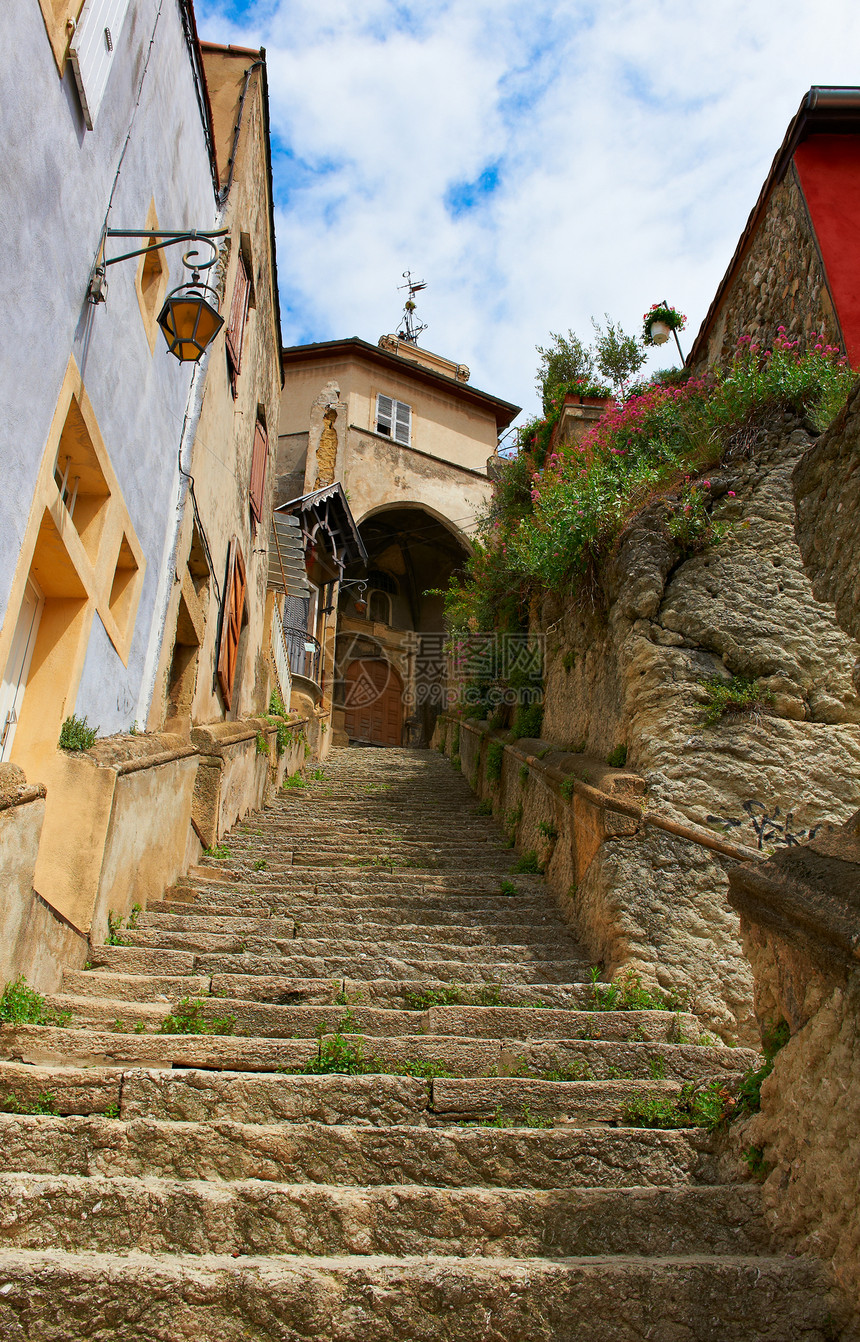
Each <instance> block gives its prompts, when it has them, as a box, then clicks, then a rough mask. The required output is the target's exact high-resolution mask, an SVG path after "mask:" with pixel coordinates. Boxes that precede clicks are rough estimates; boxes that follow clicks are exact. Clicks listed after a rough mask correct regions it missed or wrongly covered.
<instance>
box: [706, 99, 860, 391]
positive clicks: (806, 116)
mask: <svg viewBox="0 0 860 1342" xmlns="http://www.w3.org/2000/svg"><path fill="white" fill-rule="evenodd" d="M852 132H854V133H858V132H860V88H857V87H853V86H852V87H847V86H846V87H838V86H835V85H834V86H830V85H823V84H813V85H812V87H811V88H810V89H809V91H808V93H805V94H804V95H803V98H802V99H801V102H800V106H799V108H798V109H797V111H796V113H795V114H794V116H793V117H792V119H791V121H790V123H789V126H788V130H787V131H786V133H785V136H784V138H783V141H782V144H781V145H780V147H779V149H778V150H777V152H776V154H775V156H774V160H773V163H772V164H771V167H770V172H769V173H768V175H767V177H766V178H765V181H764V185H763V186H762V189H761V191H760V192H759V196H758V200H757V201H756V203H755V205H754V206H753V208H752V210H751V212H750V216H749V218H748V220H747V222H746V225H745V227H744V230H743V232H742V233H741V236H740V239H739V241H738V245H737V247H736V248H735V250H734V253H733V254H732V259H731V261H730V262H729V264H728V268H727V270H726V272H725V274H724V275H723V278H722V280H721V281H720V283H719V285H718V287H717V292H716V294H715V295H714V298H713V300H712V302H711V305H710V307H709V308H708V311H707V313H706V315H705V319H704V321H703V322H702V324H701V326H700V327H699V330H698V333H697V335H696V338H695V340H694V341H693V344H692V346H691V348H690V352H689V354H688V355H687V358H686V360H685V363H686V364H687V365H688V366H692V365H693V364H695V363H698V361H699V360H700V359H701V358H702V354H703V349H704V346H705V345H706V344H707V337H708V334H709V332H710V329H711V325H712V323H713V321H714V318H715V317H716V314H717V312H718V310H719V308H720V304H721V303H722V300H723V297H724V295H725V292H726V290H727V289H728V287H729V285H730V284H731V282H732V280H733V279H734V277H735V274H736V272H737V269H738V267H739V265H740V263H741V261H742V259H743V257H744V254H745V252H746V250H747V247H748V246H749V243H750V241H751V240H752V235H753V233H754V232H755V230H756V228H757V227H758V224H759V221H760V219H761V216H762V215H763V214H764V211H765V208H766V206H767V202H768V200H769V198H770V194H771V192H772V191H773V189H774V187H775V186H778V185H779V184H780V182H781V181H782V180H783V178H784V177H785V174H786V172H787V171H788V168H789V165H790V163H791V160H792V158H793V157H794V152H795V150H796V149H797V147H798V145H799V144H802V143H803V141H804V140H805V139H807V137H808V136H809V135H811V134H818V135H833V134H839V135H845V134H851V133H852Z"/></svg>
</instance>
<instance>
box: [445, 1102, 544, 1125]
mask: <svg viewBox="0 0 860 1342" xmlns="http://www.w3.org/2000/svg"><path fill="white" fill-rule="evenodd" d="M457 1126H458V1128H552V1127H554V1126H555V1123H554V1120H553V1119H551V1118H544V1117H543V1115H542V1114H533V1113H532V1111H531V1109H529V1107H528V1105H527V1104H524V1105H523V1107H522V1109H521V1111H520V1114H519V1117H517V1118H509V1117H507V1116H506V1115H505V1114H504V1113H503V1111H502V1107H501V1105H499V1106H498V1108H497V1109H496V1112H495V1113H494V1114H493V1117H492V1118H468V1119H467V1118H464V1119H461V1120H460V1122H459V1123H458V1124H457Z"/></svg>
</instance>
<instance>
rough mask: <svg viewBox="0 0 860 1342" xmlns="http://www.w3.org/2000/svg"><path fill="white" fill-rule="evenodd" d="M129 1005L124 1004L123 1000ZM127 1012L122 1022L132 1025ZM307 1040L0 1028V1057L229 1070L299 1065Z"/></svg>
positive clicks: (306, 1056) (310, 1050)
mask: <svg viewBox="0 0 860 1342" xmlns="http://www.w3.org/2000/svg"><path fill="white" fill-rule="evenodd" d="M123 1006H124V1007H126V1008H127V1006H128V1004H127V1003H123ZM134 1023H135V1022H134V1020H133V1018H132V1013H131V1012H129V1011H127V1020H126V1021H125V1022H124V1024H125V1025H126V1026H127V1027H128V1029H129V1030H133V1028H134ZM318 1052H319V1045H318V1042H317V1041H316V1040H311V1039H243V1038H236V1037H235V1036H233V1035H208V1034H179V1035H177V1034H170V1035H167V1034H165V1035H162V1034H145V1033H141V1034H136V1033H126V1032H120V1031H113V1030H97V1029H78V1030H71V1029H57V1028H55V1027H52V1026H44V1025H4V1026H0V1055H2V1057H3V1058H5V1059H8V1060H10V1061H13V1062H32V1063H36V1064H42V1065H47V1064H49V1063H58V1064H70V1065H74V1066H79V1067H86V1066H95V1067H126V1068H127V1067H153V1068H158V1067H163V1068H171V1067H187V1068H195V1067H212V1068H218V1069H229V1070H231V1071H249V1072H256V1071H266V1072H275V1071H277V1069H278V1068H293V1069H299V1068H301V1067H302V1066H303V1065H304V1064H305V1063H306V1062H308V1061H309V1060H310V1059H311V1058H314V1057H316V1056H317V1054H318Z"/></svg>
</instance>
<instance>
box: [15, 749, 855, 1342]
mask: <svg viewBox="0 0 860 1342" xmlns="http://www.w3.org/2000/svg"><path fill="white" fill-rule="evenodd" d="M226 847H227V850H228V855H227V856H226V857H224V858H223V859H221V860H216V859H209V860H206V861H205V862H204V863H203V864H201V866H199V867H197V868H194V869H192V871H191V873H189V876H188V877H187V878H185V879H184V880H182V881H181V882H179V883H178V884H177V885H176V886H175V887H174V888H172V889H171V890H170V891H168V892H167V895H166V897H165V898H164V899H163V900H162V901H161V902H158V903H154V904H150V905H149V907H148V909H147V912H146V913H145V914H144V915H143V916H142V917H141V918H140V920H139V922H138V923H137V924H136V925H135V926H134V927H133V928H128V929H126V930H124V931H123V932H122V933H121V937H122V944H114V945H108V946H103V947H98V948H96V949H94V950H93V952H92V956H91V963H90V966H89V967H88V968H87V969H86V970H84V971H69V972H67V974H66V977H65V980H64V983H63V990H62V992H61V993H59V994H57V995H56V996H55V997H53V998H50V999H49V1000H48V1005H49V1006H50V1008H51V1009H52V1010H53V1011H54V1012H57V1013H61V1012H68V1013H71V1015H70V1020H69V1021H68V1023H67V1024H66V1025H65V1026H62V1025H58V1024H53V1025H41V1026H37V1025H28V1026H14V1025H7V1026H4V1027H2V1029H0V1043H2V1048H0V1057H2V1058H3V1059H4V1060H5V1061H3V1062H2V1063H0V1096H2V1097H13V1098H12V1099H11V1100H9V1099H7V1100H6V1104H5V1107H6V1109H7V1110H10V1109H14V1110H17V1112H6V1113H4V1114H2V1115H0V1153H2V1154H0V1337H2V1338H3V1339H4V1342H58V1340H59V1339H87V1342H107V1339H109V1338H110V1339H122V1342H192V1339H193V1342H239V1340H240V1339H254V1340H255V1342H311V1339H314V1342H321V1340H323V1342H476V1339H481V1340H482V1342H518V1340H519V1339H522V1340H523V1342H580V1339H582V1340H583V1342H584V1339H588V1340H589V1342H639V1340H640V1339H644V1338H659V1339H660V1340H661V1342H699V1340H701V1342H705V1340H706V1339H717V1338H719V1339H720V1342H732V1340H733V1339H750V1340H752V1339H757V1340H759V1342H762V1340H769V1342H791V1340H792V1339H803V1342H826V1339H833V1338H834V1337H838V1336H839V1333H838V1324H836V1323H835V1322H834V1321H835V1320H837V1319H838V1309H839V1307H838V1304H837V1302H836V1301H835V1300H834V1299H833V1298H832V1297H831V1294H830V1291H829V1287H828V1283H827V1281H826V1280H825V1279H824V1277H823V1274H822V1272H821V1269H820V1268H819V1266H818V1265H817V1264H816V1263H815V1262H814V1261H811V1260H806V1259H800V1258H795V1257H792V1256H791V1255H789V1254H786V1253H785V1252H784V1251H783V1250H782V1249H781V1248H780V1246H779V1245H776V1244H774V1243H773V1241H772V1239H771V1235H770V1232H769V1231H768V1229H767V1227H766V1225H765V1220H764V1217H763V1215H762V1209H761V1203H760V1189H759V1186H758V1184H756V1183H754V1182H751V1181H749V1180H746V1179H744V1178H743V1176H742V1175H741V1173H740V1172H737V1171H736V1172H734V1173H733V1174H732V1176H731V1177H730V1178H729V1179H728V1180H726V1177H725V1170H726V1163H725V1161H721V1159H720V1157H719V1153H718V1151H717V1148H716V1145H715V1142H714V1140H713V1139H712V1138H711V1137H710V1136H708V1135H707V1134H706V1133H705V1132H703V1131H702V1130H700V1129H667V1130H662V1129H649V1130H645V1129H640V1128H631V1127H625V1126H623V1123H622V1119H623V1113H624V1106H625V1104H627V1103H629V1102H630V1100H631V1099H632V1098H633V1097H635V1096H637V1095H638V1096H641V1095H643V1094H645V1095H659V1096H668V1097H671V1096H674V1095H676V1094H677V1093H678V1091H679V1090H680V1087H681V1085H682V1084H683V1083H684V1082H686V1081H689V1080H697V1079H699V1078H703V1077H708V1076H714V1075H717V1076H722V1077H731V1076H733V1075H736V1074H737V1073H738V1071H742V1070H743V1069H744V1068H745V1067H747V1066H748V1065H749V1064H750V1061H751V1060H752V1058H753V1055H751V1054H750V1053H748V1052H746V1051H744V1050H740V1049H729V1048H725V1047H723V1046H714V1045H711V1044H707V1043H706V1044H703V1045H700V1044H699V1042H698V1041H699V1038H700V1033H701V1031H700V1027H699V1024H698V1022H697V1020H696V1018H695V1017H693V1016H690V1015H687V1014H675V1013H671V1012H666V1011H638V1012H629V1011H628V1012H622V1011H601V1012H595V1011H594V1010H589V1009H588V1008H589V1007H590V1006H593V999H592V989H591V987H590V985H589V984H588V982H587V980H588V974H587V972H586V971H587V966H586V965H585V963H584V962H583V958H582V954H581V951H580V948H579V947H578V946H577V945H576V943H574V942H573V940H572V938H571V936H570V933H569V931H568V929H567V928H566V926H565V924H564V923H563V922H562V920H561V918H560V917H559V914H558V912H557V910H556V908H555V906H554V904H553V903H552V901H551V900H550V898H549V897H548V895H547V894H546V892H545V891H544V889H543V886H542V882H541V878H540V877H536V876H520V875H511V873H510V866H511V861H510V859H511V855H510V853H507V852H505V851H504V849H503V848H502V845H501V836H500V831H499V829H498V827H497V826H496V825H495V824H494V822H493V821H492V820H491V819H488V818H486V817H484V816H482V815H480V814H479V810H478V807H477V804H476V803H475V801H474V799H473V798H472V796H471V794H470V792H469V789H468V787H467V785H466V783H465V782H464V780H463V779H462V778H460V777H458V776H457V775H456V774H454V773H453V772H452V771H451V769H450V767H449V765H448V764H447V763H446V762H445V761H444V760H442V759H441V758H440V757H439V755H438V754H436V753H435V752H430V751H396V750H392V751H374V750H341V751H336V752H334V753H333V755H332V757H331V759H330V762H329V764H328V765H327V767H326V769H325V771H324V772H323V771H315V778H314V781H313V782H312V783H309V784H308V785H306V786H304V787H289V788H285V789H283V790H282V791H281V792H280V793H279V795H278V797H277V798H276V799H275V800H274V801H273V802H272V803H271V804H270V805H269V806H268V807H267V808H266V809H265V810H264V811H262V812H258V813H257V814H256V815H253V816H251V817H249V818H248V819H247V820H246V822H245V823H244V824H243V825H241V826H239V827H238V828H237V829H236V830H235V831H234V832H233V833H232V834H231V835H229V836H228V837H227V839H226ZM168 1015H170V1016H171V1017H172V1020H170V1021H166V1020H165V1018H166V1017H167V1016H168ZM182 1029H191V1030H193V1031H194V1032H189V1033H185V1032H178V1031H180V1030H182ZM171 1030H172V1031H174V1032H170V1033H169V1032H165V1031H171ZM227 1030H232V1033H219V1032H218V1031H227ZM691 1041H695V1042H691ZM560 1078H564V1079H560ZM834 1329H837V1331H834Z"/></svg>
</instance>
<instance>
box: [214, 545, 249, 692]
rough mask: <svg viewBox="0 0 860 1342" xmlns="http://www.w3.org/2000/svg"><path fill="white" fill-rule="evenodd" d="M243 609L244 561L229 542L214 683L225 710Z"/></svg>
mask: <svg viewBox="0 0 860 1342" xmlns="http://www.w3.org/2000/svg"><path fill="white" fill-rule="evenodd" d="M244 609H245V561H244V559H243V558H242V551H241V550H240V549H239V542H238V541H237V540H234V541H231V542H230V558H229V560H228V563H227V590H226V592H225V594H224V618H223V620H222V623H221V648H220V651H219V653H218V683H219V684H220V686H221V693H222V694H223V696H224V702H225V704H226V705H227V707H228V708H229V707H230V705H231V702H232V699H233V684H234V682H235V680H236V667H237V665H238V661H239V635H240V634H241V632H242V614H243V612H244Z"/></svg>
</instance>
